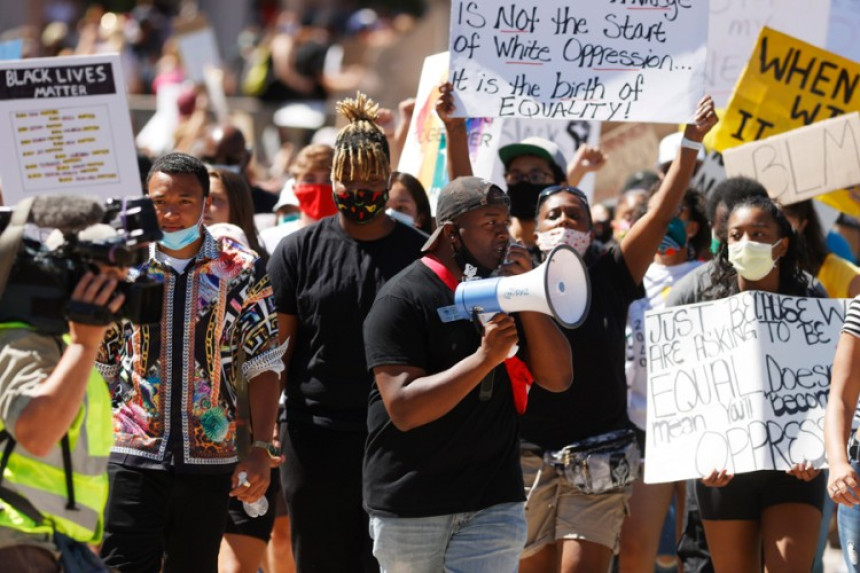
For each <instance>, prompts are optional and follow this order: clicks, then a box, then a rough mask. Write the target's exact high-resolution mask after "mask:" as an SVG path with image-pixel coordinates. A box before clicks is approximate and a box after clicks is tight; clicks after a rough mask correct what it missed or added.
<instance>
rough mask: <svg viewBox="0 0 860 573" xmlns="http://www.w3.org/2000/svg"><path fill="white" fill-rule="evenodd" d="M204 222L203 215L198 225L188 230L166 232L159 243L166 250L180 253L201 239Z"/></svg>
mask: <svg viewBox="0 0 860 573" xmlns="http://www.w3.org/2000/svg"><path fill="white" fill-rule="evenodd" d="M202 221H203V213H201V214H200V219H198V220H197V223H196V224H194V225H193V226H191V227H188V228H187V229H182V230H179V231H173V232H171V233H167V232H164V233H163V235H164V236H163V237H162V238H161V240H160V241H158V243H159V244H160V245H161V246H163V247H164V248H165V249H170V250H171V251H178V250H180V249H184V248H185V247H187V246H188V245H190V244H191V243H193V242H194V241H196V240H197V239H199V238H200V223H201V222H202Z"/></svg>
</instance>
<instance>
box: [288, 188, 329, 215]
mask: <svg viewBox="0 0 860 573" xmlns="http://www.w3.org/2000/svg"><path fill="white" fill-rule="evenodd" d="M293 193H295V194H296V199H298V200H299V209H301V210H302V212H303V213H305V214H306V215H307V216H308V217H310V218H311V219H315V220H317V221H319V220H320V219H322V218H324V217H328V216H330V215H334V214H335V213H337V206H335V204H334V197H333V196H332V187H331V183H296V184H295V185H294V186H293Z"/></svg>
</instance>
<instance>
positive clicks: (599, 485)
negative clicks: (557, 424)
mask: <svg viewBox="0 0 860 573" xmlns="http://www.w3.org/2000/svg"><path fill="white" fill-rule="evenodd" d="M640 459H641V453H640V452H639V444H637V443H636V434H635V433H634V432H633V430H629V429H625V430H615V431H612V432H607V433H605V434H600V435H599V436H593V437H591V438H586V439H584V440H579V441H577V442H574V443H572V444H570V445H569V446H565V447H564V448H562V449H561V450H558V451H556V452H546V453H544V463H546V464H548V465H550V466H552V467H553V468H555V470H556V471H557V472H558V473H559V474H561V475H563V476H564V478H565V480H566V481H567V483H568V484H570V485H571V486H572V487H574V488H576V489H577V490H579V491H580V492H582V493H585V494H588V495H592V494H599V493H607V492H610V491H615V490H619V489H622V488H624V487H625V486H627V485H628V484H631V483H633V480H635V479H636V478H637V477H638V474H639V462H640Z"/></svg>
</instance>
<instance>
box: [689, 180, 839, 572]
mask: <svg viewBox="0 0 860 573" xmlns="http://www.w3.org/2000/svg"><path fill="white" fill-rule="evenodd" d="M727 230H728V233H727V243H725V244H723V245H722V246H721V248H720V250H719V252H718V253H717V256H716V258H715V259H714V269H713V272H712V275H711V279H712V286H711V287H710V289H708V290H707V291H706V292H705V297H704V299H705V300H716V299H721V298H725V297H728V296H731V295H734V294H736V293H738V292H743V291H749V290H758V291H765V292H772V293H778V294H785V295H793V296H814V294H813V291H811V289H810V288H809V285H808V281H807V278H806V276H805V275H804V273H803V271H802V270H801V266H800V263H799V260H800V253H801V251H800V249H801V247H800V245H799V241H798V240H797V237H796V235H795V233H794V230H793V229H792V227H791V224H790V223H789V222H788V220H787V219H786V217H785V215H784V214H783V213H782V212H781V211H780V210H779V208H778V207H777V206H776V204H774V203H773V201H772V200H770V199H769V198H767V197H755V198H750V199H747V200H744V201H742V202H741V203H739V204H737V205H735V207H734V208H733V209H732V211H731V213H730V214H729V219H728V225H727ZM824 482H825V479H824V474H821V473H820V472H819V470H814V469H812V466H811V464H795V466H794V467H793V468H792V469H791V470H790V471H789V472H783V471H778V470H764V471H758V472H751V473H745V474H740V475H737V476H731V475H729V474H728V473H727V472H726V470H725V469H720V468H718V469H715V470H714V471H713V472H712V473H711V474H710V475H709V476H707V477H706V478H704V479H702V480H700V481H699V482H697V484H696V494H697V497H698V501H699V511H700V513H701V515H702V520H703V523H704V526H705V535H706V537H707V540H708V547H709V548H710V550H711V559H712V560H713V563H714V568H715V569H716V571H718V572H719V571H761V558H762V556H764V566H765V569H766V570H768V571H801V570H805V571H808V570H809V569H810V567H811V565H812V560H813V557H814V555H815V548H816V545H817V541H818V540H817V537H818V527H819V523H820V521H821V508H822V505H823V502H824V485H825V484H824Z"/></svg>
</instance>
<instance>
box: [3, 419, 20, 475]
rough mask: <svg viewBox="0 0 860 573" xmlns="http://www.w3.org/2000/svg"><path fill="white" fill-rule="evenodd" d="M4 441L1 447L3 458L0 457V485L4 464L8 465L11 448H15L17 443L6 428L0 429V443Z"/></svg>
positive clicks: (4, 470)
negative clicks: (4, 443)
mask: <svg viewBox="0 0 860 573" xmlns="http://www.w3.org/2000/svg"><path fill="white" fill-rule="evenodd" d="M3 442H6V446H5V447H4V448H3V459H0V485H3V474H4V473H5V472H6V466H7V465H9V457H10V456H11V455H12V450H14V449H15V444H16V443H17V442H16V441H15V439H14V438H13V437H12V435H11V434H9V432H7V431H6V429H5V428H4V429H2V430H0V444H2V443H3Z"/></svg>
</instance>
